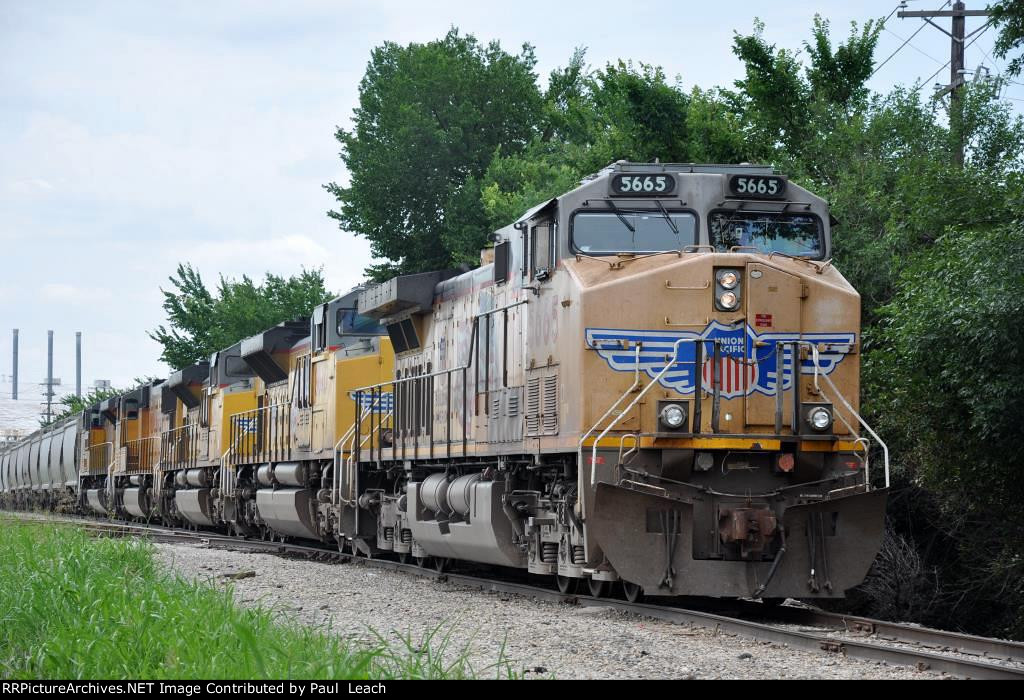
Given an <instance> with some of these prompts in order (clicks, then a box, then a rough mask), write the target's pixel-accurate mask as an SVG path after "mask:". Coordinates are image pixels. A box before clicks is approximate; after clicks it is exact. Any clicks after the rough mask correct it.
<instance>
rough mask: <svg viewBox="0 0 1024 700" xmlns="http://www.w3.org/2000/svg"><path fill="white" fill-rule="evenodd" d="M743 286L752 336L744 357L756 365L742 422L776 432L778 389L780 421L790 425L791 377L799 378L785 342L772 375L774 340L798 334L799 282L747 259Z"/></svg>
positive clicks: (791, 403)
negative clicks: (780, 406) (779, 376)
mask: <svg viewBox="0 0 1024 700" xmlns="http://www.w3.org/2000/svg"><path fill="white" fill-rule="evenodd" d="M744 286H745V290H744V295H743V296H744V299H745V301H744V308H745V310H746V318H747V326H748V328H749V329H750V330H749V331H748V334H749V333H750V332H751V331H752V333H753V336H754V337H753V338H748V343H747V360H748V362H751V363H753V364H754V366H755V367H756V370H755V373H754V374H753V377H752V380H753V386H751V387H749V388H748V391H747V396H746V425H747V427H752V426H760V427H767V426H770V429H766V430H764V431H763V432H771V433H774V432H775V414H776V410H777V404H776V396H777V394H778V392H779V391H780V390H781V391H782V392H783V403H782V425H783V426H786V425H789V423H790V418H791V416H792V415H793V392H792V382H793V381H794V379H796V380H799V376H800V367H799V356H796V357H794V354H793V351H792V348H791V347H790V346H786V348H785V349H784V350H783V356H782V379H781V381H780V380H779V378H778V377H777V376H776V375H777V369H778V356H777V348H778V346H777V342H778V340H779V339H780V338H781V339H789V340H796V339H799V337H800V333H801V330H802V329H801V321H800V317H801V313H800V310H801V304H802V303H803V301H802V300H803V296H804V293H803V282H802V281H801V280H800V278H799V277H797V276H796V275H791V274H789V273H787V272H783V271H781V270H778V269H776V268H774V267H772V266H770V265H766V264H764V263H760V262H751V263H748V264H747V270H746V275H745V280H744ZM762 336H763V339H761V337H762ZM794 370H795V371H794ZM758 432H762V431H758Z"/></svg>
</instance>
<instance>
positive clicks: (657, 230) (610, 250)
mask: <svg viewBox="0 0 1024 700" xmlns="http://www.w3.org/2000/svg"><path fill="white" fill-rule="evenodd" d="M669 220H671V223H669ZM673 226H674V228H673ZM630 229H632V230H630ZM696 231H697V219H696V217H694V215H693V214H689V213H685V212H666V213H662V212H660V211H650V210H648V211H642V212H641V211H625V210H621V211H619V212H618V213H616V212H614V211H600V212H597V211H593V212H591V211H588V212H580V213H578V214H577V215H576V216H575V218H574V219H573V225H572V242H573V245H574V246H575V248H576V250H578V251H579V252H581V253H586V254H587V255H614V254H615V253H660V252H661V251H665V250H681V249H683V248H685V247H686V246H689V245H693V244H694V243H696Z"/></svg>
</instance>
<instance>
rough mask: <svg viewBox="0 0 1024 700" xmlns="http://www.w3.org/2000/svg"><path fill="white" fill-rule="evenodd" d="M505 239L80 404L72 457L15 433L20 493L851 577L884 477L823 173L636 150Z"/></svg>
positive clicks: (372, 547)
mask: <svg viewBox="0 0 1024 700" xmlns="http://www.w3.org/2000/svg"><path fill="white" fill-rule="evenodd" d="M491 240H492V242H493V243H494V246H493V248H488V249H487V250H485V251H484V253H483V254H482V260H481V265H480V266H479V267H477V268H476V269H473V270H470V271H466V272H462V273H458V272H456V271H437V272H432V273H423V274H418V275H408V276H403V277H397V278H395V279H392V280H390V281H388V282H386V283H383V284H380V285H376V286H373V287H368V288H365V289H361V290H356V291H355V292H353V293H351V294H350V295H347V296H346V297H343V298H342V299H339V300H335V301H334V302H332V303H331V304H329V305H325V306H324V307H321V308H320V309H317V312H316V314H314V316H313V318H312V319H311V322H310V324H309V326H308V327H307V326H306V325H305V324H283V325H282V326H278V327H276V328H274V329H271V330H270V331H267V332H266V333H264V334H261V335H260V336H256V337H255V338H250V339H248V340H246V341H243V342H242V343H240V344H239V345H237V346H235V347H234V348H232V349H229V350H226V351H224V352H223V353H218V355H216V356H215V357H214V358H211V362H210V364H209V367H205V366H198V367H196V368H190V369H189V370H183V371H182V372H179V373H178V374H176V375H174V376H172V377H171V379H170V380H168V381H167V382H165V383H158V384H154V385H153V386H151V387H148V389H147V388H146V387H142V388H140V389H137V390H135V392H131V393H130V394H126V395H125V396H123V397H120V399H119V401H114V403H113V404H111V405H108V406H97V407H93V408H91V409H90V410H89V411H87V412H86V414H84V415H83V417H82V419H81V421H80V423H79V425H80V426H81V428H80V429H79V431H78V440H79V442H80V444H81V447H80V448H79V449H78V454H79V457H78V462H77V463H78V464H79V465H80V469H79V476H78V479H77V481H75V480H71V479H69V478H67V474H66V473H63V472H62V476H61V477H60V478H57V479H55V478H51V477H47V478H48V480H43V479H42V477H41V476H33V475H32V474H33V472H32V466H31V465H33V464H37V463H39V455H41V454H42V453H43V451H42V450H36V452H34V453H33V452H32V451H31V450H32V448H31V445H32V444H35V443H34V442H33V440H38V439H39V438H33V439H30V440H29V441H28V443H27V444H29V445H30V447H29V449H28V451H26V450H25V448H24V446H19V447H17V448H16V449H15V450H13V451H10V450H9V451H7V452H5V453H3V455H2V456H0V478H2V479H3V481H0V490H2V492H3V494H4V495H3V497H4V498H5V499H6V500H7V501H8V502H10V501H12V500H13V501H15V502H17V503H19V504H21V505H26V504H28V503H41V501H40V498H39V495H38V494H39V493H47V492H48V491H47V489H45V488H44V489H39V488H36V489H35V491H33V488H34V487H35V485H36V484H38V485H39V486H40V487H41V486H42V485H43V484H44V483H46V484H50V485H51V486H52V485H53V484H57V483H58V482H59V484H60V488H61V489H62V491H61V492H62V493H64V494H65V496H64V501H65V502H67V501H68V499H69V495H70V494H77V496H76V497H77V503H79V504H80V505H82V506H85V507H89V508H92V509H93V510H94V511H102V512H107V513H112V514H115V515H125V516H134V517H138V518H143V517H145V518H149V517H154V516H157V517H161V518H163V519H164V520H166V521H168V522H181V521H185V522H189V523H192V524H194V525H196V526H207V527H210V526H226V527H230V528H232V529H233V530H235V531H236V532H238V533H241V534H248V535H253V534H261V535H263V536H287V537H300V538H309V539H318V540H321V541H325V542H330V541H333V542H336V543H337V544H338V546H339V547H342V548H349V549H350V550H351V551H354V552H357V553H362V554H365V555H375V554H377V553H379V552H392V553H394V554H396V555H398V556H399V557H400V558H402V559H405V558H407V557H410V556H412V557H415V558H416V559H417V561H418V562H420V563H421V564H422V565H425V566H426V565H434V566H437V567H438V568H441V567H443V566H445V565H447V563H448V562H450V561H453V560H465V561H474V562H481V563H486V564H491V565H496V566H501V567H512V568H519V569H526V570H528V571H529V572H531V573H533V574H538V575H543V576H549V577H553V578H554V580H555V581H557V583H558V586H559V587H560V588H561V589H562V590H563V591H569V590H572V589H574V588H575V587H576V586H577V585H578V584H581V583H583V584H585V585H586V586H587V587H588V588H589V590H590V592H591V593H592V594H594V595H604V594H606V593H608V592H609V590H610V586H611V585H612V584H615V583H617V582H621V585H622V587H623V589H624V591H625V593H626V595H627V596H628V597H629V598H632V599H635V598H636V597H637V596H639V595H640V594H641V593H643V594H646V595H651V596H658V595H665V596H667V595H681V594H685V595H702V596H721V597H745V596H754V597H764V598H784V597H798V598H821V597H839V596H842V595H843V594H844V591H846V590H848V589H850V588H852V587H853V586H855V585H857V584H858V583H860V582H861V581H862V580H863V578H864V575H865V574H866V572H867V570H868V567H869V566H870V564H871V562H872V560H873V559H874V556H875V554H876V552H877V551H878V547H879V544H880V540H881V535H882V529H883V518H884V512H885V499H886V490H885V488H876V487H875V485H874V483H873V479H872V476H873V474H872V472H871V469H870V466H871V465H870V463H869V452H870V443H869V441H868V438H867V436H871V437H872V438H873V439H874V440H875V441H876V442H880V441H879V440H878V438H877V436H876V435H874V433H873V432H872V431H871V430H870V428H869V427H868V426H867V425H866V424H864V422H863V420H862V419H861V418H860V416H859V415H858V413H857V408H858V395H859V347H860V326H859V320H860V300H859V296H858V295H857V293H856V291H855V290H854V289H853V288H852V287H851V286H850V285H849V283H848V282H847V281H846V280H845V279H844V278H843V277H842V275H841V274H840V273H839V272H838V271H837V270H836V269H835V268H834V267H833V266H832V265H831V263H830V256H831V248H832V242H831V221H830V217H829V214H828V207H827V205H826V203H825V202H824V201H823V200H822V199H820V198H819V197H816V196H815V195H813V194H812V193H810V192H808V191H807V190H805V189H803V188H801V187H799V186H797V185H795V184H793V183H791V182H789V181H788V180H787V179H786V178H785V177H782V176H780V175H779V174H777V173H775V172H774V171H773V170H772V169H770V168H765V167H759V166H746V165H741V166H704V165H679V164H637V163H625V162H619V163H616V164H614V165H612V166H610V167H608V168H606V169H605V170H603V171H601V172H600V173H598V174H596V175H594V176H592V177H590V178H588V179H587V180H585V181H584V182H583V183H582V184H581V185H580V186H579V187H578V188H576V189H575V190H573V191H571V192H568V193H566V194H564V195H561V196H559V197H557V198H554V199H552V200H550V201H548V202H545V203H543V204H541V205H539V206H537V207H535V208H534V209H532V210H531V211H529V212H526V213H525V214H524V215H523V216H522V217H521V218H520V219H519V220H518V221H517V222H515V223H514V224H512V225H510V226H508V227H506V228H504V229H502V230H500V231H497V232H495V233H494V234H492V235H491ZM307 328H308V334H307ZM147 410H148V411H149V413H148V414H147V412H146V411H147ZM112 415H113V417H111V416H112ZM132 416H134V418H133V417H132ZM147 416H148V418H147ZM105 420H106V421H108V422H109V423H110V426H109V427H108V426H107V423H104V421H105ZM64 430H65V433H62V435H65V434H70V433H69V432H68V428H66V427H65V428H64ZM126 435H127V436H130V438H131V439H129V440H128V442H129V443H131V442H132V441H133V440H134V441H148V442H147V443H146V444H149V445H151V446H152V447H151V448H150V450H151V452H150V456H148V457H145V458H144V457H143V456H142V455H143V452H144V450H141V448H139V449H136V450H135V452H132V450H131V448H129V447H127V446H126V443H125V436H126ZM42 439H45V438H42ZM55 444H57V443H56V442H54V440H53V439H51V441H50V443H49V449H50V453H49V454H51V455H52V452H53V449H54V448H53V445H55ZM60 444H61V445H62V446H63V449H67V446H66V440H64V441H63V442H61V443H60ZM141 444H142V443H140V445H141ZM106 445H109V447H104V446H106ZM115 445H116V446H118V447H117V449H116V450H115V448H114V446H115ZM881 447H882V448H883V456H884V458H885V460H886V463H885V465H884V466H885V470H884V484H885V486H887V485H888V461H887V459H888V457H887V453H885V452H884V445H881ZM103 450H108V452H109V451H114V452H115V454H113V455H111V454H107V453H103ZM94 451H95V452H97V453H103V454H98V455H97V457H95V458H93V457H92V454H93V452H94ZM133 454H137V455H139V456H138V457H133V456H132V455H133ZM33 455H34V457H33ZM33 459H35V462H34V461H33ZM50 459H51V463H52V459H53V458H52V456H51V458H50ZM62 459H63V458H62V457H59V458H58V463H60V464H63V462H62V461H61V460H62ZM11 465H13V467H12V466H11ZM90 465H93V466H90ZM99 465H103V466H99ZM94 468H95V471H94ZM5 470H6V471H5ZM51 471H52V467H51ZM38 472H39V467H38V466H37V467H36V473H38ZM12 475H13V476H12ZM61 479H63V481H61ZM33 494H35V495H33ZM47 498H49V501H50V502H51V503H53V502H55V500H59V499H54V498H53V497H47Z"/></svg>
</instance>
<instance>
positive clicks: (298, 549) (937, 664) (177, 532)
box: [0, 512, 1024, 680]
mask: <svg viewBox="0 0 1024 700" xmlns="http://www.w3.org/2000/svg"><path fill="white" fill-rule="evenodd" d="M12 515H13V514H11V513H10V512H7V513H5V514H4V515H3V516H2V518H0V519H2V520H4V521H13V520H19V521H22V522H28V523H33V522H35V523H63V524H79V525H86V526H87V527H86V529H87V530H90V531H95V532H97V533H98V534H106V535H120V536H140V537H147V538H149V539H151V540H154V541H164V542H172V543H173V542H196V541H198V542H201V543H203V544H207V545H210V546H223V547H224V548H227V549H232V548H233V549H239V550H248V551H250V552H254V553H266V554H275V555H292V556H302V557H305V558H307V559H319V560H333V561H345V562H361V563H364V564H365V565H367V566H373V567H377V568H382V569H389V570H392V571H401V572H405V573H409V574H413V575H415V576H418V577H421V578H429V579H432V580H435V581H442V582H450V583H458V584H462V585H467V586H470V587H473V588H478V589H480V590H483V591H490V592H500V593H511V594H517V595H522V596H525V597H530V598H535V599H539V600H544V601H549V602H560V603H571V604H575V605H579V606H581V607H603V608H609V609H612V610H617V611H619V612H624V613H629V614H633V615H639V616H641V617H648V618H652V619H656V620H662V621H665V622H671V623H674V624H685V625H694V626H698V627H704V628H707V629H713V630H715V631H717V632H726V633H729V634H735V635H738V636H742V637H748V638H751V639H756V640H759V641H763V642H769V643H773V644H780V645H785V646H788V647H791V648H796V649H803V650H806V651H815V652H820V651H826V652H831V653H836V654H841V655H842V656H844V657H847V658H852V659H858V660H862V661H876V662H886V663H888V664H891V665H897V666H906V667H910V668H916V669H919V670H931V671H939V672H943V673H948V674H950V675H955V676H962V677H966V678H975V679H993V680H995V679H1001V680H1009V679H1016V680H1021V679H1024V644H1021V643H1018V642H1007V641H1004V640H998V639H988V638H985V637H976V636H973V635H965V634H961V633H957V632H946V631H943V630H934V629H928V628H917V627H914V626H912V625H903V624H900V623H892V622H884V621H881V620H871V619H869V618H858V617H854V616H848V615H838V614H834V613H828V612H825V611H822V610H818V609H816V608H792V607H787V606H782V607H778V608H774V609H773V608H766V607H765V606H762V605H760V604H757V603H751V604H749V605H748V606H745V611H746V612H748V613H749V612H750V609H751V608H752V607H754V606H757V607H760V608H763V609H764V610H763V612H762V613H761V614H759V617H762V618H767V617H772V616H773V615H776V614H777V613H778V614H779V615H777V617H782V618H787V616H788V618H789V619H784V620H783V622H785V623H787V624H793V623H794V622H796V623H803V624H813V625H816V626H818V625H826V627H823V629H822V630H821V631H820V632H819V631H816V630H807V629H802V630H793V629H787V628H785V627H780V626H778V624H774V625H773V624H771V623H765V622H759V621H755V620H744V619H741V618H737V617H731V616H729V615H722V614H718V613H712V612H705V611H700V610H692V609H685V608H679V607H673V606H669V605H655V604H651V603H629V602H626V601H622V600H616V599H612V598H594V597H591V596H585V595H574V594H565V593H559V592H558V591H555V590H553V589H548V588H541V587H538V586H534V585H530V584H525V583H517V582H512V581H498V580H494V579H491V578H483V577H480V576H474V575H469V574H461V573H455V572H444V573H439V572H437V571H435V570H433V569H428V568H423V567H420V566H418V565H416V564H402V563H400V562H396V561H390V560H386V559H368V558H366V557H362V556H357V555H354V554H351V553H345V552H338V551H337V550H336V549H333V548H331V549H328V548H325V547H316V546H310V545H300V544H293V543H290V542H267V541H264V540H251V539H241V538H237V537H231V536H228V535H220V534H217V533H211V532H205V531H195V530H183V529H174V528H165V527H158V526H152V525H141V524H137V523H131V524H128V523H125V524H121V523H112V522H109V521H102V520H96V521H94V520H90V519H88V518H82V519H75V518H62V519H59V520H56V519H47V518H20V517H17V516H16V515H14V517H11V516H12ZM789 611H795V612H792V613H791V612H789ZM837 625H839V626H841V628H842V629H843V630H846V631H852V632H859V633H861V634H869V633H870V634H873V635H875V636H878V637H879V638H880V639H884V640H886V641H889V640H891V641H896V642H904V643H909V644H915V645H918V646H928V647H932V648H937V649H939V650H942V651H953V652H954V653H957V654H963V656H951V655H949V654H948V653H946V654H943V653H939V652H937V651H934V650H930V649H929V650H925V649H920V648H905V647H894V646H888V645H886V644H877V643H871V642H870V641H866V640H863V641H862V640H859V639H848V638H836V637H831V636H828V635H829V634H830V633H831V632H834V631H836V626H837ZM986 652H987V653H986ZM977 657H985V658H1002V659H1006V660H1010V661H1013V662H1015V663H1019V664H1022V665H1021V666H1005V665H1002V664H998V663H993V662H991V661H987V660H983V659H982V658H977Z"/></svg>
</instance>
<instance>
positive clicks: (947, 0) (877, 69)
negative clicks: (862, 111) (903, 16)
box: [868, 0, 952, 79]
mask: <svg viewBox="0 0 1024 700" xmlns="http://www.w3.org/2000/svg"><path fill="white" fill-rule="evenodd" d="M951 1H952V0H946V4H945V5H943V6H942V7H943V8H945V7H946V5H948V4H949V3H950V2H951ZM900 7H901V6H900ZM896 9H897V10H898V9H899V7H897V8H896ZM894 11H895V10H894ZM889 17H892V15H891V14H890V15H889ZM886 19H888V17H887V18H886ZM884 24H885V23H884V22H883V25H884ZM927 26H928V22H927V21H922V22H921V26H920V27H918V28H917V31H916V32H914V33H913V34H911V35H910V38H908V39H906V40H904V42H903V43H902V44H900V46H899V48H898V49H896V50H895V51H893V52H892V53H891V54H889V58H887V59H885V60H884V61H882V62H881V63H879V64H878V66H877V67H876V68H875V70H874V72H872V73H871V75H869V76H868V78H869V79H870V78H873V77H875V73H877V72H878V71H880V70H882V68H883V67H884V66H885V64H886V63H888V62H889V61H891V60H892V59H893V58H895V56H896V54H898V53H899V52H900V51H902V50H903V47H904V46H906V45H907V44H909V43H910V40H911V39H913V38H914V37H915V36H917V35H918V34H920V33H921V30H922V29H924V28H925V27H927ZM890 33H892V32H890ZM897 38H899V37H897ZM922 53H923V52H922ZM926 55H927V54H926ZM929 58H930V57H929ZM947 65H948V64H947ZM939 70H942V69H941V68H940V69H939Z"/></svg>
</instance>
